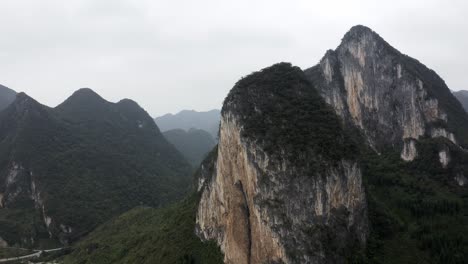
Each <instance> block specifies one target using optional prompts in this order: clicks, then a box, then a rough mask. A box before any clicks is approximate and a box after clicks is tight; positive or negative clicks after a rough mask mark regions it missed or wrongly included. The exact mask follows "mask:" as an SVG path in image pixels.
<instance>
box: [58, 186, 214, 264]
mask: <svg viewBox="0 0 468 264" xmlns="http://www.w3.org/2000/svg"><path fill="white" fill-rule="evenodd" d="M196 201H197V197H196V196H195V195H192V196H191V197H190V198H188V199H186V200H185V201H183V202H179V203H178V204H176V205H173V206H171V207H169V208H164V209H154V208H149V207H140V208H135V209H133V210H131V211H129V212H126V213H125V214H123V215H121V216H119V217H117V218H115V219H112V220H111V221H109V222H107V223H105V224H104V225H102V226H100V227H99V228H98V229H96V230H95V231H93V232H92V233H91V234H90V235H89V236H87V237H86V239H84V240H83V241H80V242H79V243H78V244H77V245H76V246H75V247H74V250H73V252H72V253H71V254H70V255H68V256H66V257H65V258H64V259H63V263H64V264H75V263H76V264H78V263H79V264H85V263H90V264H119V263H139V264H145V263H148V264H153V263H158V264H173V263H181V264H182V263H184V264H185V263H187V264H188V263H193V264H221V263H223V262H222V260H223V259H222V255H221V252H220V251H219V248H218V247H217V246H216V244H215V243H213V242H212V243H202V242H201V241H200V239H199V238H198V237H196V236H195V234H194V232H193V230H194V228H195V212H196V208H197V202H196Z"/></svg>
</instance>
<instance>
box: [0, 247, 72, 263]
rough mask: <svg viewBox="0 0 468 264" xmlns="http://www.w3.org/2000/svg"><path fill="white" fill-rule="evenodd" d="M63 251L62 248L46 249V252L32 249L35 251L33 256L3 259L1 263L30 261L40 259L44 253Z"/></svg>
mask: <svg viewBox="0 0 468 264" xmlns="http://www.w3.org/2000/svg"><path fill="white" fill-rule="evenodd" d="M62 249H64V248H63V247H61V248H53V249H44V250H39V249H32V250H33V251H35V252H34V253H32V254H28V255H24V256H20V257H12V258H3V259H0V263H1V262H8V261H14V260H22V259H30V258H35V257H40V256H41V255H42V253H44V252H46V253H47V252H54V251H59V250H62Z"/></svg>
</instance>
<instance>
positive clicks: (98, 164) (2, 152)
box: [0, 89, 191, 246]
mask: <svg viewBox="0 0 468 264" xmlns="http://www.w3.org/2000/svg"><path fill="white" fill-rule="evenodd" d="M12 161H14V162H15V163H16V164H20V165H21V167H22V168H23V169H24V172H23V173H21V174H19V175H18V177H17V179H16V182H15V184H13V185H9V186H6V185H3V186H0V188H1V189H2V192H3V193H6V194H8V193H14V192H15V191H16V190H18V188H20V189H21V192H20V196H21V197H22V196H24V197H26V199H22V200H21V199H19V198H21V197H16V198H15V199H12V200H11V201H10V200H8V199H7V198H5V199H4V202H5V204H6V208H5V209H1V210H0V230H4V231H6V230H8V229H9V228H10V227H12V226H13V227H15V226H18V223H19V222H23V221H28V220H26V219H32V220H31V221H30V223H33V224H31V225H29V226H28V223H25V224H24V225H21V226H18V230H13V231H12V232H11V233H12V234H14V233H16V237H8V238H5V239H8V240H9V241H8V242H9V243H17V242H18V241H19V240H20V238H22V237H26V238H27V240H25V241H28V243H29V241H30V239H29V238H30V237H33V238H38V237H36V236H39V238H40V237H48V236H49V235H48V233H47V232H44V228H45V226H44V221H43V216H42V210H36V209H35V208H34V205H33V204H32V201H31V198H30V197H31V195H32V189H31V187H30V186H31V184H32V182H33V181H34V183H35V187H36V190H37V191H38V192H40V198H41V199H42V200H43V204H44V207H45V212H46V214H47V215H48V216H50V217H51V218H52V219H53V221H52V226H51V227H49V231H52V233H53V234H54V238H56V239H60V240H61V241H62V242H66V241H73V240H75V239H77V238H79V237H81V236H83V235H84V234H86V233H88V232H89V231H91V230H92V229H94V228H95V227H96V226H98V225H99V224H100V223H103V222H105V221H106V220H108V219H110V218H111V217H113V216H116V215H118V214H121V213H123V212H125V211H127V210H130V209H131V208H133V207H135V206H139V205H148V206H155V207H158V206H163V205H166V204H168V203H170V202H172V201H174V200H176V199H179V198H182V197H183V196H184V194H185V193H186V192H187V191H188V188H189V185H190V183H191V177H190V175H191V168H190V165H189V164H188V163H187V162H186V161H185V159H184V158H183V157H182V155H181V154H180V153H179V152H178V151H177V150H176V149H175V148H174V147H173V146H172V145H171V144H170V143H168V142H167V141H166V140H165V139H164V137H163V135H162V134H161V133H160V132H159V130H158V128H157V127H156V125H155V124H154V121H153V120H152V118H151V117H150V116H149V115H148V114H147V113H146V112H145V111H144V110H143V109H141V108H140V107H139V106H138V105H137V104H136V103H134V102H133V101H130V100H122V101H120V102H119V103H116V104H113V103H109V102H107V101H105V100H104V99H102V98H101V97H99V96H98V95H97V94H95V93H94V92H93V91H91V90H89V89H83V90H80V91H78V92H76V93H75V94H74V95H73V96H71V97H70V98H69V99H67V101H65V102H64V103H63V104H61V105H59V106H58V107H56V108H54V109H51V108H48V107H45V106H43V105H40V104H39V103H37V102H35V101H34V100H33V99H32V98H29V97H28V96H27V95H25V94H20V95H19V96H18V98H17V99H16V101H15V102H14V103H13V104H12V105H10V106H9V107H8V108H7V109H5V110H4V111H2V112H0V179H2V182H5V177H6V176H7V174H8V171H9V169H11V162H12ZM5 197H6V196H5ZM20 201H24V202H25V203H27V202H28V201H29V205H28V206H26V205H24V206H22V205H21V206H20V205H19V204H18V203H19V202H20ZM19 209H21V210H23V209H24V210H23V211H21V212H18V214H19V213H21V214H22V215H27V217H23V216H21V217H20V218H16V217H13V214H14V213H15V212H16V211H17V210H19ZM36 220H38V221H36ZM60 224H63V225H66V226H70V227H72V230H73V232H71V233H70V234H66V233H65V232H63V230H62V229H63V228H61V227H60ZM25 228H29V230H30V231H29V235H25V236H23V233H24V232H21V230H23V229H25ZM41 234H42V235H43V236H42V235H41ZM2 235H3V233H2ZM35 241H36V242H37V241H39V240H38V239H36V240H35ZM21 243H24V241H21ZM35 246H37V245H35Z"/></svg>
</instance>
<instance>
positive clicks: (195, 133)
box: [163, 128, 216, 169]
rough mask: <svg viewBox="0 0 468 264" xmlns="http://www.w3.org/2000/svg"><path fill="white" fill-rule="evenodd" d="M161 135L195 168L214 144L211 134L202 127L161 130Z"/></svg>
mask: <svg viewBox="0 0 468 264" xmlns="http://www.w3.org/2000/svg"><path fill="white" fill-rule="evenodd" d="M163 135H164V137H165V138H166V139H167V140H168V141H169V142H170V143H172V144H173V145H174V146H175V147H176V148H177V150H179V151H180V153H182V155H184V157H185V158H186V159H187V160H188V161H189V162H190V164H191V165H192V166H193V167H194V168H195V169H196V168H198V167H199V166H200V164H201V162H202V161H203V159H204V158H205V157H206V155H207V154H208V152H210V151H211V150H212V149H213V147H214V146H215V145H216V141H215V140H214V139H213V137H212V135H211V134H210V133H208V132H206V131H205V130H202V129H196V128H191V129H189V130H188V131H185V130H183V129H171V130H168V131H165V132H163Z"/></svg>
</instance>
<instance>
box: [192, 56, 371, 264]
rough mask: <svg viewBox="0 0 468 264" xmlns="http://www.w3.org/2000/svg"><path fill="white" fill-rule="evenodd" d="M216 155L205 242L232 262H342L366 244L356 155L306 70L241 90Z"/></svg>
mask: <svg viewBox="0 0 468 264" xmlns="http://www.w3.org/2000/svg"><path fill="white" fill-rule="evenodd" d="M215 153H217V156H216V157H214V158H213V159H212V163H211V164H206V163H204V164H203V165H202V168H201V171H202V173H201V174H202V175H201V177H200V178H199V179H198V183H199V186H198V189H199V190H200V192H201V200H200V204H199V209H198V214H197V234H198V235H199V236H200V237H201V238H202V239H205V240H215V241H217V243H218V244H219V245H220V247H221V249H222V250H223V252H224V253H225V263H236V264H249V263H340V262H343V261H344V258H345V257H344V256H345V255H346V252H349V251H348V250H351V248H352V247H359V245H362V243H364V242H365V240H366V235H367V211H366V205H365V194H364V190H363V187H362V178H361V170H360V167H359V165H358V164H357V162H356V161H355V160H354V159H353V158H352V157H353V154H355V153H356V149H355V148H354V147H353V144H352V143H351V142H350V140H349V138H347V137H346V135H345V133H344V131H343V127H342V125H341V124H340V121H339V118H338V117H337V116H336V114H335V113H334V112H333V110H332V108H331V107H329V106H327V105H326V104H325V102H324V101H323V99H322V98H321V97H320V96H319V95H318V93H317V92H316V90H315V89H314V88H313V87H312V86H311V84H310V82H309V81H308V80H307V78H306V76H305V75H304V73H303V72H302V71H301V70H300V69H299V68H298V67H293V66H292V65H290V64H288V63H279V64H276V65H273V66H271V67H269V68H266V69H263V70H262V71H260V72H256V73H254V74H252V75H249V76H247V77H245V78H243V79H242V80H240V81H239V82H238V83H237V84H236V85H235V86H234V88H233V89H232V90H231V91H230V93H229V95H228V96H227V98H226V100H225V102H224V105H223V109H222V115H221V126H220V138H219V144H218V148H217V152H215ZM206 168H210V169H206ZM312 230H315V231H312ZM331 247H333V248H334V249H335V250H333V251H328V250H326V249H327V248H331Z"/></svg>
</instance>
